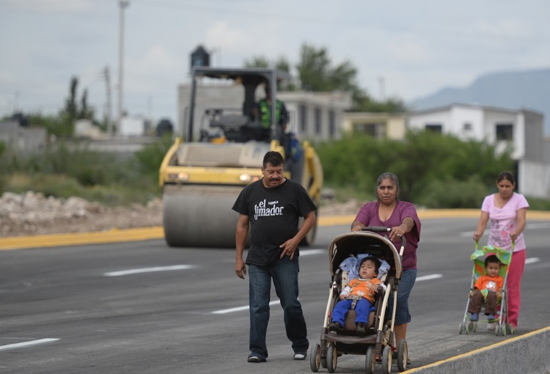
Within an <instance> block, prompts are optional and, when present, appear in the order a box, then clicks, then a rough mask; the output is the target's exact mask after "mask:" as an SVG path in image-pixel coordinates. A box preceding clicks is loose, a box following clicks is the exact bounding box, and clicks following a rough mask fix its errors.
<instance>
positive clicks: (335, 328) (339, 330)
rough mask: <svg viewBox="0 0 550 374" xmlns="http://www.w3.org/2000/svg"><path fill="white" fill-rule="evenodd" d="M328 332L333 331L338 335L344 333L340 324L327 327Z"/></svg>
mask: <svg viewBox="0 0 550 374" xmlns="http://www.w3.org/2000/svg"><path fill="white" fill-rule="evenodd" d="M328 331H333V332H335V333H337V334H339V333H342V332H344V326H342V325H341V324H340V322H332V323H331V324H330V325H328Z"/></svg>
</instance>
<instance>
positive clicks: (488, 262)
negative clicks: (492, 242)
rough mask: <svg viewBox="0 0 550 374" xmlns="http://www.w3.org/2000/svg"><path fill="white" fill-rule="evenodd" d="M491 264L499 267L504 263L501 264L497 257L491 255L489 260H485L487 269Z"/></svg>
mask: <svg viewBox="0 0 550 374" xmlns="http://www.w3.org/2000/svg"><path fill="white" fill-rule="evenodd" d="M489 264H498V266H500V265H502V262H500V260H499V259H498V257H497V256H495V255H491V256H489V257H487V258H485V267H487V265H489Z"/></svg>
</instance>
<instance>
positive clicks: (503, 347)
mask: <svg viewBox="0 0 550 374" xmlns="http://www.w3.org/2000/svg"><path fill="white" fill-rule="evenodd" d="M549 344H550V326H549V327H545V328H542V329H540V330H536V331H532V332H530V333H527V334H524V335H521V336H518V337H515V338H511V339H508V340H505V341H503V342H500V343H496V344H492V345H490V346H487V347H484V348H480V349H476V350H474V351H472V352H468V353H464V354H461V355H459V356H456V357H452V358H449V359H446V360H442V361H438V362H434V363H433V364H429V365H426V366H423V367H420V368H418V369H410V370H407V371H405V372H404V373H411V374H412V373H416V374H454V373H484V374H502V373H525V374H535V373H548V372H550V371H549V370H550V357H549V356H548V346H549Z"/></svg>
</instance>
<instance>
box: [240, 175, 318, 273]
mask: <svg viewBox="0 0 550 374" xmlns="http://www.w3.org/2000/svg"><path fill="white" fill-rule="evenodd" d="M316 209H317V208H316V207H315V204H314V203H313V201H312V200H311V198H310V197H309V195H308V194H307V191H306V190H305V188H304V187H302V185H300V184H298V183H296V182H294V181H292V180H289V179H287V180H286V181H285V182H284V183H283V184H281V185H280V186H278V187H275V188H266V187H265V186H264V185H263V182H262V180H259V181H256V182H254V183H251V184H249V185H248V186H246V187H245V188H243V190H242V191H241V193H240V195H239V197H238V198H237V200H236V201H235V204H234V205H233V210H234V211H236V212H238V213H240V214H245V215H248V217H249V222H250V248H249V250H248V256H247V258H246V263H247V264H249V265H250V264H252V265H257V266H266V265H269V264H271V263H272V262H274V261H276V260H277V259H278V258H279V256H280V255H281V252H282V249H281V248H280V247H279V246H280V245H281V244H283V243H284V242H285V241H287V240H288V239H290V238H292V237H293V236H294V235H296V233H297V232H298V219H299V217H305V216H307V215H308V213H309V212H311V211H313V210H316ZM296 255H298V252H296Z"/></svg>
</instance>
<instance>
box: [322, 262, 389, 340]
mask: <svg viewBox="0 0 550 374" xmlns="http://www.w3.org/2000/svg"><path fill="white" fill-rule="evenodd" d="M379 268H380V261H379V260H378V259H376V258H374V257H365V258H363V259H362V260H361V262H360V264H359V278H354V279H352V280H351V281H350V282H349V283H348V285H347V286H346V287H345V288H344V290H343V291H342V292H341V293H340V301H339V302H338V303H337V304H336V305H335V306H334V309H333V311H332V323H331V324H330V325H329V327H328V329H329V331H334V332H336V333H342V332H344V323H345V317H346V314H347V312H348V311H349V310H350V309H355V313H356V317H355V324H356V326H357V335H359V336H364V335H365V334H366V330H365V328H366V326H367V323H368V316H369V313H370V312H371V311H372V310H373V308H372V307H373V303H374V294H375V293H376V292H377V291H378V287H384V288H385V285H384V284H382V283H381V282H380V279H378V278H377V276H378V269H379Z"/></svg>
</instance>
